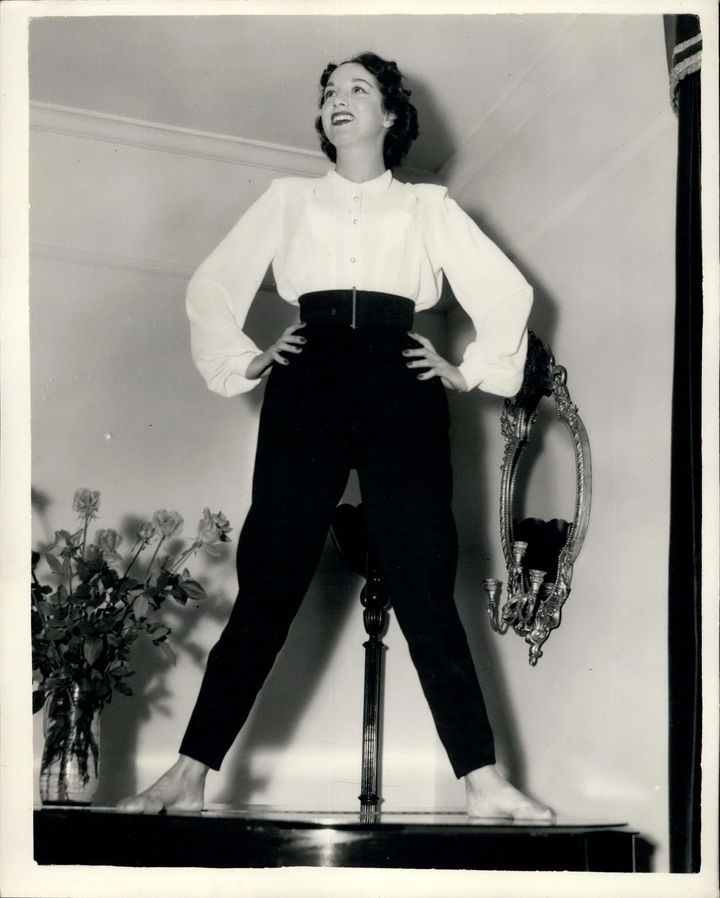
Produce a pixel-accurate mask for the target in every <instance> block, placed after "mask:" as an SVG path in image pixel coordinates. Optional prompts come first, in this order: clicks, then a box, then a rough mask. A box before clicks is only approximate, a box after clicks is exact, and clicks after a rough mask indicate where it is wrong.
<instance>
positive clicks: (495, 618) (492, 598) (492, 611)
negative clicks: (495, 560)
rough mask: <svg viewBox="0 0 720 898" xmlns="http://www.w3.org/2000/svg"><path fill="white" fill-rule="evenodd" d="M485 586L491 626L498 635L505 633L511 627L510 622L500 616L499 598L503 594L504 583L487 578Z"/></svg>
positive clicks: (484, 581) (484, 582)
mask: <svg viewBox="0 0 720 898" xmlns="http://www.w3.org/2000/svg"><path fill="white" fill-rule="evenodd" d="M483 586H484V587H485V592H486V593H487V597H488V601H487V613H488V617H489V618H490V626H491V627H492V628H493V630H495V632H496V633H505V632H506V631H507V628H508V627H509V626H510V622H509V621H508V620H506V619H505V617H504V616H501V615H500V606H499V602H498V600H499V598H500V595H501V594H502V583H501V582H500V581H499V580H496V579H495V578H494V577H487V578H486V579H485V580H483Z"/></svg>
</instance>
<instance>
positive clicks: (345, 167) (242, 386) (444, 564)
mask: <svg viewBox="0 0 720 898" xmlns="http://www.w3.org/2000/svg"><path fill="white" fill-rule="evenodd" d="M320 83H321V89H322V93H321V99H320V110H321V111H320V116H319V117H318V120H317V123H316V125H317V129H318V131H319V134H320V138H321V142H322V146H323V149H324V150H325V152H326V154H327V155H328V156H329V158H330V159H331V161H333V162H335V163H336V164H335V168H334V170H330V171H329V172H328V174H327V175H326V176H325V177H323V178H283V179H278V180H276V181H273V183H272V184H271V186H270V188H269V189H268V190H267V191H266V192H265V193H264V194H263V195H262V196H261V197H260V198H259V199H258V200H257V202H256V203H255V204H254V205H253V206H252V207H251V208H250V209H249V210H248V211H247V212H246V214H245V215H244V216H243V217H242V218H241V219H240V221H239V222H238V224H237V225H236V226H235V227H234V228H233V230H232V231H231V232H230V234H229V235H228V236H227V237H226V238H225V239H224V240H223V241H222V243H221V244H220V245H219V246H218V247H217V249H215V250H214V252H213V253H211V255H210V256H209V257H208V258H207V259H206V260H205V261H204V262H203V263H202V265H201V266H200V268H199V269H198V271H197V272H196V273H195V275H194V276H193V278H192V280H191V282H190V284H189V287H188V294H187V308H188V314H189V317H190V322H191V337H192V352H193V358H194V360H195V363H196V365H197V367H198V368H199V370H200V372H201V373H202V375H203V377H204V378H205V380H206V382H207V384H208V386H209V387H210V389H211V390H214V391H216V392H218V393H220V394H222V395H224V396H234V395H236V394H238V393H241V392H244V391H247V390H250V389H252V388H253V387H254V386H256V385H257V383H258V382H259V379H260V378H261V377H263V376H264V375H266V374H268V373H269V375H270V376H269V381H268V384H267V387H266V392H265V398H264V403H263V408H262V412H261V416H260V427H259V434H258V447H257V455H256V460H255V470H254V477H253V496H252V506H251V508H250V511H249V513H248V517H247V519H246V521H245V524H244V526H243V529H242V533H241V536H240V540H239V545H238V553H237V570H238V580H239V593H238V598H237V600H236V603H235V605H234V607H233V610H232V613H231V616H230V620H229V621H228V624H227V626H226V627H225V629H224V631H223V633H222V635H221V637H220V639H219V641H218V643H217V644H216V645H215V647H214V648H213V649H212V651H211V652H210V655H209V658H208V665H207V670H206V673H205V676H204V679H203V683H202V687H201V689H200V694H199V697H198V700H197V703H196V706H195V709H194V711H193V713H192V716H191V719H190V722H189V724H188V727H187V730H186V733H185V736H184V738H183V741H182V744H181V746H180V757H179V758H178V761H177V762H176V763H175V764H174V765H173V767H171V768H170V770H168V771H167V772H166V773H165V774H163V776H162V777H161V778H160V779H159V780H158V781H157V782H156V783H154V784H153V785H152V786H150V788H149V789H147V790H146V791H145V792H143V793H141V794H140V795H139V796H136V797H134V798H129V799H124V800H123V801H122V802H121V803H120V806H121V807H122V808H123V809H125V810H128V811H134V812H138V811H147V812H151V811H158V810H160V809H162V808H163V807H165V808H173V809H178V810H201V809H202V807H203V797H204V784H205V777H206V774H207V771H208V769H210V768H212V769H215V770H218V769H219V768H220V765H221V763H222V759H223V757H224V756H225V754H226V752H227V751H228V749H229V748H230V746H231V744H232V742H233V741H234V739H235V737H236V736H237V734H238V732H239V730H240V728H241V726H242V724H243V723H244V721H245V719H246V718H247V716H248V714H249V712H250V709H251V707H252V704H253V702H254V700H255V697H256V695H257V693H258V691H259V690H260V688H261V686H262V684H263V682H264V680H265V678H266V676H267V674H268V673H269V671H270V668H271V667H272V664H273V662H274V659H275V657H276V655H277V653H278V651H279V650H280V648H281V646H282V644H283V642H284V640H285V637H286V635H287V632H288V629H289V627H290V624H291V622H292V619H293V617H294V615H295V613H296V611H297V609H298V607H299V605H300V603H301V601H302V599H303V597H304V595H305V592H306V590H307V588H308V586H309V584H310V581H311V579H312V576H313V574H314V571H315V568H316V566H317V563H318V560H319V557H320V553H321V551H322V548H323V545H324V543H325V539H326V535H327V531H328V528H329V525H330V522H331V520H332V516H333V512H334V510H335V507H336V505H337V503H338V501H339V500H340V498H341V496H342V493H343V490H344V488H345V484H346V482H347V478H348V474H349V472H350V470H351V469H353V468H355V469H356V470H357V472H358V479H359V483H360V491H361V494H362V500H363V506H364V509H365V514H366V519H367V525H368V532H369V541H370V549H371V551H372V554H373V557H374V559H375V560H376V562H377V564H378V568H379V571H380V573H381V575H382V577H383V580H384V582H385V584H386V587H387V588H388V592H389V595H390V599H391V601H392V605H393V608H394V610H395V614H396V617H397V620H398V623H399V625H400V627H401V629H402V631H403V633H404V635H405V637H406V638H407V640H408V645H409V649H410V654H411V657H412V660H413V663H414V665H415V667H416V669H417V672H418V675H419V678H420V682H421V685H422V688H423V691H424V694H425V696H426V698H427V701H428V703H429V706H430V709H431V712H432V714H433V718H434V721H435V725H436V727H437V730H438V734H439V736H440V739H441V741H442V742H443V745H444V746H445V748H446V750H447V753H448V757H449V760H450V763H451V765H452V768H453V770H454V772H455V774H456V776H457V777H458V778H460V777H462V778H464V780H465V785H466V793H467V810H468V813H469V814H470V815H472V816H480V817H484V816H488V817H498V816H501V817H513V818H516V819H520V818H524V819H535V820H538V819H541V820H549V819H552V811H551V810H550V809H549V808H546V807H545V806H543V805H541V804H539V803H537V802H535V801H532V800H531V799H529V798H527V797H526V796H524V795H523V794H522V793H520V792H519V791H517V790H516V789H515V788H514V787H513V786H511V785H510V784H509V783H508V782H507V781H506V780H505V779H504V778H503V777H502V776H501V774H500V773H499V772H498V771H497V769H496V767H495V752H494V743H493V734H492V730H491V727H490V723H489V721H488V718H487V714H486V710H485V703H484V701H483V696H482V693H481V690H480V686H479V684H478V681H477V676H476V673H475V669H474V666H473V662H472V658H471V655H470V651H469V648H468V644H467V639H466V636H465V632H464V630H463V628H462V624H461V622H460V619H459V617H458V614H457V610H456V607H455V602H454V598H453V588H454V579H455V570H456V565H457V535H456V531H455V523H454V519H453V515H452V510H451V493H452V472H451V468H450V447H449V442H448V424H449V419H448V410H447V400H446V396H445V390H444V389H443V386H444V387H447V388H448V389H454V390H461V391H467V390H470V389H473V388H475V387H480V389H483V390H486V391H488V392H491V393H495V394H498V395H501V396H512V395H514V394H515V393H516V392H517V390H518V389H519V387H520V384H521V380H522V372H523V365H524V360H525V353H526V344H527V333H526V322H527V317H528V314H529V311H530V306H531V302H532V291H531V288H530V287H529V286H528V284H527V283H526V281H525V280H524V278H523V277H522V275H521V274H520V272H519V271H518V270H517V269H516V268H515V267H514V266H513V265H512V263H511V262H510V261H509V260H508V259H507V258H506V257H505V256H504V255H503V254H502V253H501V252H500V250H498V249H497V247H495V246H494V245H493V244H492V243H491V242H490V241H489V240H488V239H487V238H486V237H485V236H484V235H483V234H482V233H481V231H480V230H479V229H478V228H477V226H476V225H475V224H474V223H473V222H472V220H471V219H470V218H469V217H468V216H467V215H465V213H464V212H463V211H462V210H461V209H460V208H459V207H458V206H457V205H456V204H455V203H454V201H453V200H451V199H450V198H449V197H448V195H447V191H446V190H445V189H444V188H442V187H438V186H435V185H429V184H416V185H412V184H402V183H400V182H398V181H396V180H394V178H393V176H392V169H393V167H394V166H396V165H398V164H399V162H400V160H401V159H402V158H403V156H404V155H405V153H406V152H407V150H408V149H409V147H410V144H411V143H412V141H413V140H414V139H415V137H416V136H417V133H418V127H417V113H416V110H415V107H414V106H413V105H412V104H411V103H410V101H409V99H408V98H409V95H410V92H409V91H408V90H406V89H405V88H404V87H403V85H402V76H401V74H400V72H399V70H398V68H397V66H396V65H395V63H394V62H386V61H384V60H382V59H380V58H379V57H377V56H376V55H374V54H372V53H365V54H362V55H361V56H358V57H355V58H354V59H352V60H349V61H347V62H344V63H341V64H340V65H339V66H335V65H329V66H328V67H327V68H326V69H325V71H324V72H323V75H322V77H321V82H320ZM270 263H272V265H273V271H274V274H275V279H276V283H277V290H278V293H279V294H280V296H282V297H283V298H284V299H285V300H287V301H288V302H290V303H291V304H293V305H297V306H298V307H299V310H300V323H299V324H297V325H293V326H291V327H289V328H287V329H286V330H285V331H284V332H283V334H282V335H281V336H280V337H279V339H278V340H277V341H276V342H275V343H274V344H273V345H272V346H270V347H269V348H268V349H266V350H265V351H261V350H260V349H259V348H258V347H256V346H255V345H254V344H253V343H252V341H251V340H250V339H249V337H248V336H247V335H246V334H245V333H244V332H243V331H242V327H243V325H244V322H245V318H246V315H247V312H248V309H249V306H250V303H251V302H252V300H253V298H254V296H255V293H256V292H257V289H258V287H259V286H260V283H261V281H262V278H263V276H264V274H265V272H266V270H267V267H268V265H269V264H270ZM443 272H445V274H446V275H447V277H448V278H449V280H450V282H451V284H452V286H453V289H454V292H455V295H456V297H457V299H458V300H459V302H460V303H461V304H462V306H463V307H464V308H465V309H466V311H467V312H468V314H469V315H470V317H471V319H472V321H473V323H474V325H475V329H476V339H475V341H474V342H473V343H472V344H471V345H470V346H469V347H468V349H467V351H466V352H465V355H464V359H463V361H462V363H461V364H460V365H459V366H458V367H456V366H455V365H452V364H451V363H450V362H448V361H447V360H446V359H444V358H443V357H442V356H440V355H439V354H438V353H437V352H436V351H435V349H434V347H433V346H432V344H431V342H430V341H429V340H427V339H426V338H424V337H422V336H420V335H419V334H417V333H415V332H414V331H413V330H412V322H413V314H414V312H415V311H420V310H423V309H427V308H430V307H431V306H433V305H434V304H435V303H436V302H437V301H438V299H439V296H440V290H441V286H442V276H443Z"/></svg>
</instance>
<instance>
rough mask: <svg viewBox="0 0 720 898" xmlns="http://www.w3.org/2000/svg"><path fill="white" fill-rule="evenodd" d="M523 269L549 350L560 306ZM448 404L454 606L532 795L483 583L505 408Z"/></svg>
mask: <svg viewBox="0 0 720 898" xmlns="http://www.w3.org/2000/svg"><path fill="white" fill-rule="evenodd" d="M466 211H467V212H468V214H469V215H470V216H471V218H472V219H473V220H474V221H475V222H476V223H477V224H478V225H479V226H480V227H481V228H482V230H483V231H484V233H486V234H487V235H488V237H490V239H492V240H494V241H495V242H497V243H498V245H500V246H501V248H502V249H503V251H505V252H507V250H506V248H505V247H502V245H501V243H500V241H498V240H497V238H496V236H495V235H494V234H493V232H492V230H491V229H490V228H489V227H487V225H486V224H485V222H484V221H483V220H482V216H481V215H479V214H477V213H476V212H475V211H473V210H471V209H467V210H466ZM508 255H509V253H508ZM514 261H515V260H514ZM518 267H520V268H521V270H522V272H523V274H524V276H525V278H526V279H527V281H528V282H529V283H530V284H531V285H532V286H533V292H534V302H533V309H532V312H531V316H530V321H529V327H530V328H531V329H532V330H533V331H535V333H537V335H538V336H539V337H540V339H541V340H542V341H543V342H545V343H547V344H549V345H550V347H551V348H552V343H553V338H554V335H555V329H556V321H557V311H556V305H555V302H554V300H553V299H552V298H551V296H550V295H549V294H548V293H547V291H546V290H545V289H544V288H543V287H542V284H541V283H540V281H539V279H538V278H536V276H535V274H534V272H532V271H529V270H527V269H526V268H524V267H523V266H522V265H519V266H518ZM450 326H451V327H453V330H455V328H457V330H458V331H461V332H463V333H465V332H467V333H469V334H471V333H472V327H471V325H470V322H469V319H468V316H467V315H466V314H465V312H464V311H462V309H459V308H455V309H453V311H452V313H451V315H450ZM449 342H454V341H449ZM463 348H464V347H463ZM449 399H450V408H451V419H452V422H453V466H454V470H455V496H456V499H455V505H456V514H457V517H458V524H459V528H460V532H459V538H460V559H459V565H458V582H457V588H456V602H457V605H458V610H459V612H460V615H461V617H462V619H463V623H464V625H465V629H466V631H467V635H468V641H469V643H470V647H471V650H472V653H473V657H474V660H475V666H476V669H477V671H478V676H479V679H480V684H481V687H482V689H483V694H484V696H485V700H486V703H487V707H488V714H489V716H490V721H491V724H492V727H493V731H494V733H495V737H496V748H497V755H498V761H499V762H500V763H501V764H502V765H503V766H504V767H505V769H506V772H507V774H508V776H509V778H510V780H511V781H512V782H513V783H514V784H515V785H516V786H518V787H519V788H520V789H522V790H527V761H526V752H525V751H524V750H523V748H522V745H521V741H520V738H519V731H518V727H517V723H516V717H515V713H514V710H513V708H512V707H511V704H510V700H509V690H508V689H507V687H506V684H505V678H504V677H503V676H502V665H501V664H500V655H499V652H498V646H497V643H496V642H495V639H494V638H493V637H494V634H493V631H492V630H491V628H490V625H489V622H488V620H487V614H486V607H487V604H486V603H487V596H486V593H485V590H484V588H483V585H482V580H483V578H485V577H491V576H492V577H499V578H500V579H503V580H504V579H506V577H505V576H504V573H505V572H504V570H490V569H489V566H490V565H491V558H494V559H498V561H493V562H492V565H493V566H496V565H497V564H498V563H500V564H502V565H503V568H504V562H503V560H502V553H501V552H498V551H493V549H499V546H500V523H499V507H497V504H496V503H497V501H499V492H500V490H499V485H500V470H499V469H498V470H497V471H495V470H494V469H490V466H488V464H487V462H486V460H485V455H486V453H487V452H488V447H489V446H491V445H493V444H494V442H495V440H501V437H500V415H501V413H502V408H503V402H504V400H503V399H502V398H500V397H492V396H489V395H488V394H482V393H481V394H478V393H471V394H469V395H460V394H450V395H449ZM471 404H473V406H472V407H471ZM493 476H496V477H497V482H492V480H490V479H488V478H492V477H493ZM491 547H493V548H491Z"/></svg>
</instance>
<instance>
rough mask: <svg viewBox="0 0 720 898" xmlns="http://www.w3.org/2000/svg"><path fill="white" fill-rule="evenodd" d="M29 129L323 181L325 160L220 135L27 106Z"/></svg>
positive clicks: (40, 105)
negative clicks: (320, 178) (321, 177)
mask: <svg viewBox="0 0 720 898" xmlns="http://www.w3.org/2000/svg"><path fill="white" fill-rule="evenodd" d="M30 129H31V130H33V131H49V132H51V133H54V134H64V135H70V136H73V137H83V138H86V139H88V140H101V141H105V142H107V143H113V144H124V145H125V146H131V147H135V148H137V149H143V150H157V151H160V152H163V153H179V154H180V155H182V156H196V157H199V158H202V159H210V160H213V161H218V162H229V163H231V164H234V165H242V166H247V167H250V168H262V169H265V170H270V171H277V172H282V173H284V174H291V175H301V176H310V177H312V176H317V175H323V174H324V173H325V172H326V171H327V168H328V160H327V158H326V157H325V156H324V155H323V154H322V153H321V152H320V151H319V150H317V151H313V150H302V149H297V148H296V147H284V146H280V145H279V144H272V143H263V142H262V141H258V140H245V139H243V138H240V137H231V136H228V135H224V134H209V133H207V132H204V131H195V130H193V129H191V128H178V127H175V126H174V125H164V124H161V123H159V122H148V121H142V120H140V119H130V118H124V117H122V116H118V115H109V114H106V113H103V112H95V111H93V110H89V109H77V108H75V107H71V106H56V105H53V104H50V103H31V104H30Z"/></svg>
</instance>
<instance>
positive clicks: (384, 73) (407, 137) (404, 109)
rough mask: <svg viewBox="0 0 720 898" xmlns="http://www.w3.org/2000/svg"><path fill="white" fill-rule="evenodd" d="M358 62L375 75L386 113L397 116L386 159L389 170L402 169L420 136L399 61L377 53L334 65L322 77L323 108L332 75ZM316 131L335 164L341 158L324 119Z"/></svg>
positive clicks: (317, 121) (388, 137) (318, 120)
mask: <svg viewBox="0 0 720 898" xmlns="http://www.w3.org/2000/svg"><path fill="white" fill-rule="evenodd" d="M348 62H356V63H358V64H359V65H361V66H362V67H363V68H364V69H366V70H367V71H368V72H370V74H371V75H374V76H375V78H376V80H377V82H378V85H379V87H380V92H381V94H382V97H383V105H384V107H385V111H386V112H391V113H393V114H394V115H395V121H394V123H393V125H392V127H390V128H389V129H388V133H387V134H386V136H385V143H384V145H383V157H384V160H385V166H386V168H390V169H392V168H395V167H396V166H399V165H400V163H401V161H402V159H403V158H404V156H405V155H406V154H407V151H408V150H409V149H410V145H411V144H412V142H413V140H415V138H416V137H417V136H418V134H419V130H418V115H417V109H416V108H415V107H414V106H413V104H412V103H411V102H410V100H409V97H410V94H411V91H409V90H408V89H407V88H405V87H403V85H402V77H403V76H402V72H401V71H400V69H399V68H398V67H397V64H396V63H395V62H388V61H387V60H385V59H382V58H381V57H380V56H378V55H377V54H375V53H360V55H359V56H353V58H352V59H346V60H344V62H340V63H337V64H335V63H334V62H331V63H329V64H328V66H327V67H326V69H325V71H324V72H323V73H322V75H321V76H320V102H319V105H320V108H321V109H322V106H323V94H324V93H325V87H326V85H327V83H328V80H329V79H330V75H331V74H332V73H333V72H334V71H335V69H337V68H338V67H339V66H341V65H345V64H346V63H348ZM315 129H316V131H317V132H318V134H319V135H320V146H321V147H322V150H323V152H324V153H325V155H326V156H327V157H328V159H330V161H331V162H335V161H336V159H337V152H336V150H335V147H334V146H333V145H332V144H331V143H330V141H329V140H328V139H327V136H326V134H325V130H324V129H323V126H322V118H321V117H320V116H318V117H317V118H316V119H315Z"/></svg>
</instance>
